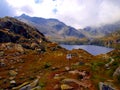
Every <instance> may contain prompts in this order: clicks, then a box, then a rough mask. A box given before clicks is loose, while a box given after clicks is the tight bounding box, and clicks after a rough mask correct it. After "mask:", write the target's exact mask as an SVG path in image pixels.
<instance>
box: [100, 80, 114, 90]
mask: <svg viewBox="0 0 120 90" xmlns="http://www.w3.org/2000/svg"><path fill="white" fill-rule="evenodd" d="M99 90H116V89H115V88H114V87H112V86H111V85H109V84H107V83H103V82H100V83H99Z"/></svg>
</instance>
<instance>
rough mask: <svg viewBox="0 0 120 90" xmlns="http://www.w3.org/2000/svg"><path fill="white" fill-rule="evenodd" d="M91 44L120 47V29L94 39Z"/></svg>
mask: <svg viewBox="0 0 120 90" xmlns="http://www.w3.org/2000/svg"><path fill="white" fill-rule="evenodd" d="M90 44H93V45H102V46H106V47H113V48H116V49H120V30H116V31H114V32H112V33H110V34H108V35H106V36H104V37H101V38H97V39H94V40H92V41H91V42H90Z"/></svg>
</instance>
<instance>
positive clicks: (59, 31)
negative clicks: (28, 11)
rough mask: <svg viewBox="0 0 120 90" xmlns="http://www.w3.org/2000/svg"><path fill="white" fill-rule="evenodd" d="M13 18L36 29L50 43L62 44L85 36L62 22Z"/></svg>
mask: <svg viewBox="0 0 120 90" xmlns="http://www.w3.org/2000/svg"><path fill="white" fill-rule="evenodd" d="M15 18H17V19H18V20H20V21H23V22H25V23H27V24H29V25H31V26H34V27H36V28H37V29H38V30H39V31H40V32H42V33H43V34H44V35H45V36H46V37H48V38H49V39H50V40H52V41H56V42H58V41H59V42H62V41H67V40H68V41H69V40H70V39H79V38H85V36H84V35H83V34H82V33H80V32H79V31H78V30H76V29H75V28H73V27H71V26H67V25H65V24H64V23H63V22H61V21H59V20H57V19H45V18H39V17H30V16H28V15H25V14H22V15H21V16H17V17H15ZM76 41H77V40H76Z"/></svg>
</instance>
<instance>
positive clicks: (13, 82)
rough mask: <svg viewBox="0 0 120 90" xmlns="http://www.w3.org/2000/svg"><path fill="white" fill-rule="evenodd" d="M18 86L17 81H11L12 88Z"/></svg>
mask: <svg viewBox="0 0 120 90" xmlns="http://www.w3.org/2000/svg"><path fill="white" fill-rule="evenodd" d="M15 86H16V81H15V80H11V81H10V87H11V88H12V87H15Z"/></svg>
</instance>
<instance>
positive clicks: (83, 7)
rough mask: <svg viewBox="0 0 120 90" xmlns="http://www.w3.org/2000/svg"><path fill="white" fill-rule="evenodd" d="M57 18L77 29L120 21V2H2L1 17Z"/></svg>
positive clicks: (0, 2) (45, 0)
mask: <svg viewBox="0 0 120 90" xmlns="http://www.w3.org/2000/svg"><path fill="white" fill-rule="evenodd" d="M23 13H25V14H27V15H30V16H37V17H43V18H56V19H59V20H60V21H62V22H64V23H66V24H67V25H71V26H73V27H75V28H83V27H86V26H99V25H103V24H110V23H114V22H116V21H120V0H0V17H4V16H18V15H21V14H23Z"/></svg>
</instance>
